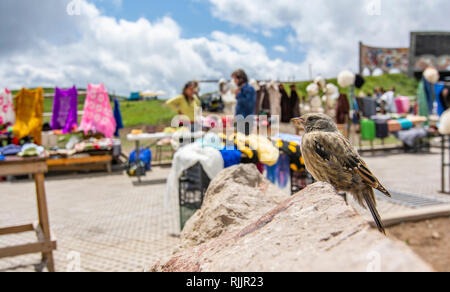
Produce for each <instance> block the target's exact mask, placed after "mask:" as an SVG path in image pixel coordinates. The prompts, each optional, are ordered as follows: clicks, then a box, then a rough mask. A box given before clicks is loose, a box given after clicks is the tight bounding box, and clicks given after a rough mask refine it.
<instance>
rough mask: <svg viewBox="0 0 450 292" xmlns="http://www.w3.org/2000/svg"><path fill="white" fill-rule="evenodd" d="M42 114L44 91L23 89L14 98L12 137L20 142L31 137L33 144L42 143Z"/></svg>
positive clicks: (40, 89)
mask: <svg viewBox="0 0 450 292" xmlns="http://www.w3.org/2000/svg"><path fill="white" fill-rule="evenodd" d="M43 112H44V90H43V89H42V88H40V87H39V88H37V89H34V90H31V89H25V88H23V89H22V90H21V91H20V92H19V93H18V94H17V96H16V123H15V125H14V127H13V133H14V135H15V136H16V137H17V138H18V139H19V140H20V139H22V138H24V137H26V136H31V137H32V138H33V140H34V143H35V144H37V145H40V144H41V142H42V115H43Z"/></svg>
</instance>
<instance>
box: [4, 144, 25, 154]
mask: <svg viewBox="0 0 450 292" xmlns="http://www.w3.org/2000/svg"><path fill="white" fill-rule="evenodd" d="M20 151H22V147H21V146H17V145H14V144H10V145H8V146H5V147H0V154H3V155H5V156H10V155H11V156H12V155H17V154H19V153H20Z"/></svg>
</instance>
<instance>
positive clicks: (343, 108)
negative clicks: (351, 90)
mask: <svg viewBox="0 0 450 292" xmlns="http://www.w3.org/2000/svg"><path fill="white" fill-rule="evenodd" d="M349 117H350V103H349V102H348V98H347V96H346V95H345V94H341V95H340V96H339V99H338V102H337V106H336V122H337V124H338V125H342V124H345V123H347V121H348V120H349Z"/></svg>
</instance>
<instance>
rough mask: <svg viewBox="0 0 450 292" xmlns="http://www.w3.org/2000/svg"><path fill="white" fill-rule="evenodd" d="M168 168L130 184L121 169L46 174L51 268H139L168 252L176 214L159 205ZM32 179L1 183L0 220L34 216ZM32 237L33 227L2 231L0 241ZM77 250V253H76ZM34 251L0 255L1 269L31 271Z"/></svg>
mask: <svg viewBox="0 0 450 292" xmlns="http://www.w3.org/2000/svg"><path fill="white" fill-rule="evenodd" d="M168 173H169V169H155V171H154V172H153V173H151V174H150V175H149V176H148V177H147V178H145V180H146V181H147V182H152V181H153V182H156V184H155V185H144V186H140V187H136V186H133V184H132V180H131V179H130V178H128V177H127V176H125V175H121V174H120V175H111V176H92V175H91V176H84V177H83V176H81V177H80V176H78V177H64V178H48V179H47V181H46V191H47V196H48V205H49V212H50V220H51V228H52V230H53V232H54V235H55V236H56V239H57V240H58V251H57V252H56V253H55V257H56V270H57V271H66V270H68V269H69V270H72V269H77V266H78V262H77V258H80V260H81V270H82V271H142V270H144V267H147V266H148V265H149V264H151V263H153V262H155V261H156V260H158V259H159V257H160V256H166V255H170V251H171V250H172V248H173V247H174V246H175V245H176V244H177V242H178V240H177V239H176V238H174V237H171V236H170V235H169V234H170V233H176V231H177V228H178V221H177V216H176V214H174V213H173V212H172V213H170V212H168V211H166V210H165V209H164V208H162V206H163V194H164V192H165V185H164V184H162V183H161V180H163V181H164V180H165V178H166V177H167V175H168ZM33 188H34V185H33V183H32V182H15V183H1V184H0V226H2V227H6V226H10V225H17V224H28V223H31V222H33V221H35V220H36V219H37V216H36V204H35V198H34V189H33ZM34 240H35V235H34V234H33V233H27V234H24V235H18V236H6V237H5V236H3V237H1V238H0V247H3V246H6V245H15V244H23V243H26V242H31V241H34ZM77 253H79V255H78V254H77ZM39 260H40V257H39V255H32V256H23V257H17V258H10V259H3V260H0V271H2V270H10V271H33V269H34V267H33V264H35V263H37V262H39Z"/></svg>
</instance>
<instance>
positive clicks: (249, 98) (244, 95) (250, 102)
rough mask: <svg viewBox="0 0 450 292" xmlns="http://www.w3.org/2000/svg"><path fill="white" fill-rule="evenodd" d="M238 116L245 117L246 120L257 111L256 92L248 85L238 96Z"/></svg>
mask: <svg viewBox="0 0 450 292" xmlns="http://www.w3.org/2000/svg"><path fill="white" fill-rule="evenodd" d="M236 99H237V106H236V116H243V117H244V118H246V117H248V116H251V115H253V114H254V111H255V103H256V91H255V89H254V88H253V87H252V86H251V85H250V84H248V83H246V84H244V86H242V88H241V90H240V92H239V93H238V94H237V96H236Z"/></svg>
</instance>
